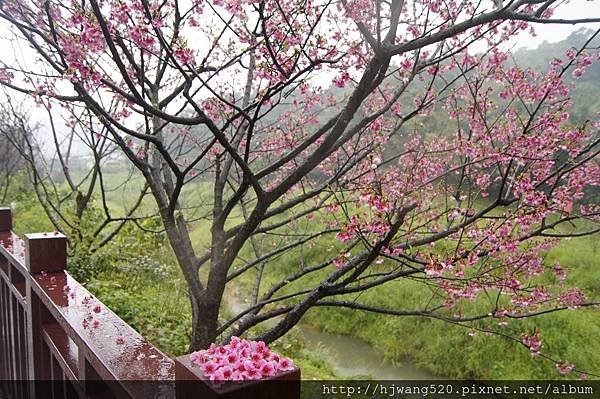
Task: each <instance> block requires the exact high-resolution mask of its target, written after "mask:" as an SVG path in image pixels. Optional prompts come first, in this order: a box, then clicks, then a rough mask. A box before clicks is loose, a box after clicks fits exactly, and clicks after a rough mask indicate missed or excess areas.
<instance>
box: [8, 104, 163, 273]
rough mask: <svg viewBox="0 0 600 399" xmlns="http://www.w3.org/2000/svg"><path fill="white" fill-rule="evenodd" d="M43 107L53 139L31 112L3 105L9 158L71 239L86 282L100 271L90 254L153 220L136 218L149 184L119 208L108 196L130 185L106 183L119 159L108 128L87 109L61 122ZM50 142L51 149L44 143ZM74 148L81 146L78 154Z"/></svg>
mask: <svg viewBox="0 0 600 399" xmlns="http://www.w3.org/2000/svg"><path fill="white" fill-rule="evenodd" d="M40 108H41V109H44V108H45V109H44V110H45V111H46V114H47V118H42V120H44V121H47V122H48V123H47V126H48V130H49V132H50V135H49V136H47V135H40V134H39V132H40V130H41V127H40V126H42V125H41V124H40V123H37V124H35V125H32V123H31V122H30V121H31V116H30V114H29V113H27V112H25V111H24V110H23V109H22V108H21V107H17V106H16V105H15V104H14V103H13V101H11V100H8V101H6V102H5V103H4V104H3V105H2V112H1V119H2V121H3V123H2V125H0V134H1V135H2V136H3V137H4V138H5V141H4V140H3V146H6V147H7V148H9V150H7V151H9V152H8V156H9V157H11V158H13V159H12V160H7V163H10V164H13V163H17V164H18V165H20V166H21V167H22V168H23V169H26V170H27V175H28V180H29V183H30V185H31V187H32V188H33V193H34V194H35V196H36V198H37V200H38V202H39V203H40V204H41V206H42V209H43V211H44V212H45V214H46V216H47V217H48V219H49V220H50V222H51V223H52V226H53V227H54V229H55V230H56V231H60V232H61V233H64V234H65V235H66V236H67V237H69V249H70V253H69V255H70V260H71V271H72V273H74V275H75V276H76V277H78V278H79V279H83V280H85V279H86V278H88V277H89V276H90V273H93V272H94V269H96V268H97V267H95V266H97V265H94V264H93V262H92V261H91V256H92V255H94V254H95V253H96V252H97V251H98V250H100V249H101V248H103V247H104V246H105V245H106V244H108V243H109V242H110V240H111V239H112V238H114V237H115V236H116V235H117V234H118V233H119V232H120V231H121V230H122V229H123V227H124V226H125V224H126V223H127V222H132V223H136V224H139V223H140V222H141V221H143V220H145V219H146V218H147V217H148V216H143V215H138V214H136V211H137V210H138V208H139V206H140V204H141V203H142V200H143V198H144V196H145V195H146V194H147V186H145V187H141V190H139V192H138V193H136V194H134V196H133V197H132V198H128V200H127V201H123V202H124V204H123V207H122V208H123V209H116V210H115V209H114V206H111V204H109V202H108V200H107V195H108V194H110V193H111V192H114V191H117V190H119V189H122V188H123V187H124V186H126V185H127V182H120V183H119V184H118V185H117V186H116V187H115V186H114V185H113V184H111V183H110V182H106V181H105V179H104V175H103V170H104V168H105V167H106V164H107V162H110V160H111V157H114V155H115V150H116V146H114V145H113V144H112V143H111V142H110V141H108V140H107V139H106V135H105V134H104V132H103V131H102V129H103V126H102V125H101V124H97V123H95V119H94V118H93V116H92V115H91V113H90V112H89V111H87V110H85V109H81V110H80V112H78V113H76V112H75V111H74V110H72V111H73V112H68V111H67V112H65V113H64V115H62V116H59V118H61V120H59V121H56V120H55V119H56V117H55V116H54V115H53V113H52V112H51V109H50V107H48V106H47V105H45V104H40ZM62 118H64V119H65V120H62ZM38 119H39V118H38ZM60 122H62V124H63V125H66V126H67V127H68V131H67V132H66V134H64V135H61V134H60V133H59V131H58V127H57V125H59V126H60V124H61V123H60ZM47 138H50V140H51V144H50V145H47V143H44V141H43V140H44V139H47ZM74 143H75V144H74ZM74 145H75V146H79V148H78V149H77V150H75V149H74ZM76 151H78V154H73V153H74V152H76ZM15 160H16V161H15ZM98 197H99V198H98ZM150 216H152V215H150Z"/></svg>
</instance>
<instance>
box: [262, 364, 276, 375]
mask: <svg viewBox="0 0 600 399" xmlns="http://www.w3.org/2000/svg"><path fill="white" fill-rule="evenodd" d="M260 372H261V374H262V376H263V377H271V376H272V375H274V374H275V373H276V372H277V370H276V369H275V366H274V365H273V363H271V362H265V364H263V366H262V367H261V368H260Z"/></svg>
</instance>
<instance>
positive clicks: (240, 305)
mask: <svg viewBox="0 0 600 399" xmlns="http://www.w3.org/2000/svg"><path fill="white" fill-rule="evenodd" d="M236 294H237V293H236ZM226 303H227V307H228V308H229V309H230V310H231V311H232V312H236V313H239V312H241V311H243V310H244V309H246V307H247V304H245V303H244V301H243V300H241V299H240V298H239V297H238V296H237V295H231V296H229V298H228V300H227V301H226ZM274 322H275V320H273V323H274ZM294 328H295V329H297V330H298V331H299V332H300V334H301V336H302V338H303V340H304V343H305V345H306V347H308V348H315V350H319V351H322V352H324V357H325V358H326V359H327V362H328V363H329V364H331V366H332V367H333V369H334V370H335V372H336V373H337V374H339V375H340V376H342V377H344V378H350V377H354V376H359V375H363V376H364V375H369V376H371V377H373V378H374V379H376V380H438V379H442V377H439V376H435V375H433V374H431V373H429V372H428V371H426V370H423V369H420V368H418V367H416V366H415V365H413V364H411V363H410V362H409V361H404V362H402V364H396V365H394V364H393V363H392V362H390V361H387V360H384V359H383V355H382V354H381V352H379V351H378V350H377V349H375V348H374V347H373V346H371V345H370V344H369V343H367V342H365V341H363V340H361V339H359V338H354V337H351V336H348V335H342V334H333V333H329V332H325V331H321V330H319V329H317V328H316V327H313V326H311V325H308V324H305V323H301V324H299V325H297V326H296V327H294Z"/></svg>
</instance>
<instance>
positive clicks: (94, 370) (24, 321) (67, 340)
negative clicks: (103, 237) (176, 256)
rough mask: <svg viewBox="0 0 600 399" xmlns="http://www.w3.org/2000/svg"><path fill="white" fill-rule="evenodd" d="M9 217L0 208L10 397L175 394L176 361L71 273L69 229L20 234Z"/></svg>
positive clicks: (0, 296) (1, 315) (3, 338)
mask: <svg viewBox="0 0 600 399" xmlns="http://www.w3.org/2000/svg"><path fill="white" fill-rule="evenodd" d="M11 220H12V217H11V213H10V210H9V209H6V208H4V209H0V240H1V245H0V320H1V323H0V325H1V326H0V363H1V365H2V367H0V380H2V381H14V382H15V383H13V384H7V386H6V387H5V389H7V390H8V391H9V392H8V394H9V395H10V397H11V398H14V399H17V398H30V397H35V398H38V397H40V398H41V397H60V398H62V397H131V398H152V397H158V396H160V397H163V396H174V380H175V367H174V361H173V360H172V359H170V358H169V357H167V356H166V355H165V354H163V353H162V352H161V351H160V350H158V349H157V348H156V347H154V346H153V345H152V344H151V343H150V342H148V341H147V340H146V339H144V338H143V337H142V336H141V335H140V334H138V333H137V332H136V331H135V330H133V328H131V327H130V326H129V325H128V324H127V323H125V322H124V321H123V320H121V319H120V318H119V317H118V316H117V315H115V314H114V313H113V312H112V311H111V310H110V309H108V308H107V307H106V306H104V304H102V303H101V302H100V301H99V300H98V299H96V298H94V296H93V295H91V294H90V293H89V291H88V290H87V289H86V288H85V287H83V286H82V285H81V284H79V283H78V282H77V281H75V280H74V279H73V278H72V277H71V276H70V275H69V273H68V272H67V271H66V270H65V269H66V244H67V243H66V237H65V236H63V235H62V234H59V233H44V234H26V235H25V237H23V240H21V238H19V237H17V236H16V235H14V234H13V233H12V232H11V227H12V222H11ZM24 381H30V383H23V382H24ZM102 381H105V382H106V383H102Z"/></svg>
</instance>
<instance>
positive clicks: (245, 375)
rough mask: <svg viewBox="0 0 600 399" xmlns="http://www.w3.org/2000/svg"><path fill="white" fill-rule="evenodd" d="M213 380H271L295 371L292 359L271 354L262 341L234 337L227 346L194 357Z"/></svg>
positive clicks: (197, 363)
mask: <svg viewBox="0 0 600 399" xmlns="http://www.w3.org/2000/svg"><path fill="white" fill-rule="evenodd" d="M190 360H191V361H192V363H194V364H196V365H198V366H200V367H202V371H203V372H204V375H205V376H206V377H207V378H208V379H209V380H211V381H214V382H221V381H244V380H257V379H261V378H268V377H272V376H274V375H276V374H277V373H279V372H283V371H289V370H293V369H294V364H293V363H292V361H291V360H290V359H287V358H283V359H282V358H281V357H279V355H277V354H275V353H273V352H271V351H270V350H269V348H267V346H266V345H265V343H264V342H262V341H258V342H255V341H247V340H245V339H240V338H238V337H232V338H231V342H230V343H229V344H227V345H222V346H216V345H215V344H211V346H210V347H209V348H208V349H206V350H200V351H197V352H194V353H192V354H191V355H190Z"/></svg>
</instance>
